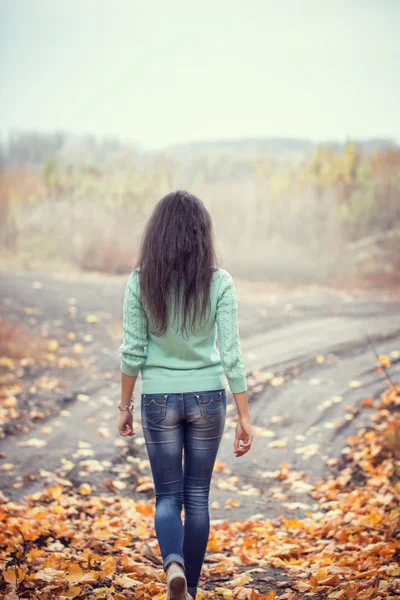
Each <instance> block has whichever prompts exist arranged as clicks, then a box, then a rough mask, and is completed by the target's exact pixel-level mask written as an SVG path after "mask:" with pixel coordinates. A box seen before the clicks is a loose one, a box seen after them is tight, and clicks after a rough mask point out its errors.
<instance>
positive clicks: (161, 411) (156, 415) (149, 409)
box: [142, 394, 168, 425]
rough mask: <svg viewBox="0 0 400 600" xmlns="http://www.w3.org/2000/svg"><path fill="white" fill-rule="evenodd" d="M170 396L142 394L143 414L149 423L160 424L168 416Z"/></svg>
mask: <svg viewBox="0 0 400 600" xmlns="http://www.w3.org/2000/svg"><path fill="white" fill-rule="evenodd" d="M167 400H168V394H142V407H143V414H144V416H145V418H146V419H147V421H149V422H150V423H153V425H155V424H156V423H159V422H160V421H162V420H163V419H165V415H166V414H167Z"/></svg>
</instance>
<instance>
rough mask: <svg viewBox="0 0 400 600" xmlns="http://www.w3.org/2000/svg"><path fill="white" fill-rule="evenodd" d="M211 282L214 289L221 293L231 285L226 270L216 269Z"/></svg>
mask: <svg viewBox="0 0 400 600" xmlns="http://www.w3.org/2000/svg"><path fill="white" fill-rule="evenodd" d="M211 282H212V284H214V287H215V289H218V290H219V291H220V292H222V291H223V290H224V289H225V288H226V287H229V286H230V285H232V284H233V278H232V275H231V274H230V273H229V271H227V270H226V269H220V268H217V269H216V270H215V271H214V273H213V277H212V280H211Z"/></svg>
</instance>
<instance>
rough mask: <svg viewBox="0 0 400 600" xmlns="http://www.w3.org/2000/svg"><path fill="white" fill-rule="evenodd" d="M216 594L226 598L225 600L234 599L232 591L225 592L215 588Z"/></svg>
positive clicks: (222, 589)
mask: <svg viewBox="0 0 400 600" xmlns="http://www.w3.org/2000/svg"><path fill="white" fill-rule="evenodd" d="M214 592H215V593H216V594H219V595H220V596H222V597H223V598H225V600H230V599H231V598H232V592H231V590H225V589H224V588H221V587H216V588H214Z"/></svg>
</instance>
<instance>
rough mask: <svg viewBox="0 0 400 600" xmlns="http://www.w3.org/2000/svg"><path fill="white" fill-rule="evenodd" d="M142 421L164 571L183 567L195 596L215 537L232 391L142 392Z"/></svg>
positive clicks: (189, 586) (190, 589)
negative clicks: (212, 503) (217, 486)
mask: <svg viewBox="0 0 400 600" xmlns="http://www.w3.org/2000/svg"><path fill="white" fill-rule="evenodd" d="M141 417H142V427H143V435H144V439H145V442H146V448H147V452H148V455H149V460H150V466H151V471H152V475H153V479H154V487H155V497H156V514H155V530H156V535H157V539H158V543H159V546H160V551H161V555H162V559H163V568H164V570H165V571H166V570H167V567H168V565H169V564H170V563H171V562H177V563H179V564H180V565H182V567H183V569H184V571H185V574H186V579H187V584H188V591H189V593H190V594H191V595H192V596H193V597H194V598H195V597H196V592H197V585H198V582H199V578H200V573H201V568H202V565H203V561H204V557H205V553H206V547H207V543H208V537H209V533H210V515H209V494H210V483H211V476H212V472H213V469H214V464H215V459H216V456H217V451H218V448H219V444H220V441H221V438H222V434H223V431H224V426H225V417H226V391H225V390H224V389H221V390H212V391H207V392H191V393H182V394H142V395H141ZM182 454H183V459H184V460H183V468H182ZM182 506H183V507H184V525H182V520H181V511H182Z"/></svg>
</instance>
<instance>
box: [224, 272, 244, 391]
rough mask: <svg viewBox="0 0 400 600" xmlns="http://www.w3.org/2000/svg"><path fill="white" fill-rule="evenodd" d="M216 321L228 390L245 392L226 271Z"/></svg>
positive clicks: (235, 306) (234, 309)
mask: <svg viewBox="0 0 400 600" xmlns="http://www.w3.org/2000/svg"><path fill="white" fill-rule="evenodd" d="M216 321H217V331H218V345H219V350H220V354H221V361H222V366H223V367H224V371H225V375H226V378H227V380H228V383H229V389H230V390H231V392H233V393H239V392H245V391H246V390H247V382H246V370H245V366H244V363H243V359H242V352H241V348H240V339H239V324H238V304H237V297H236V289H235V284H234V281H233V279H232V276H231V275H230V274H229V273H228V272H227V271H226V275H225V277H224V278H223V280H222V282H221V284H220V288H219V293H218V300H217V313H216Z"/></svg>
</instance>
